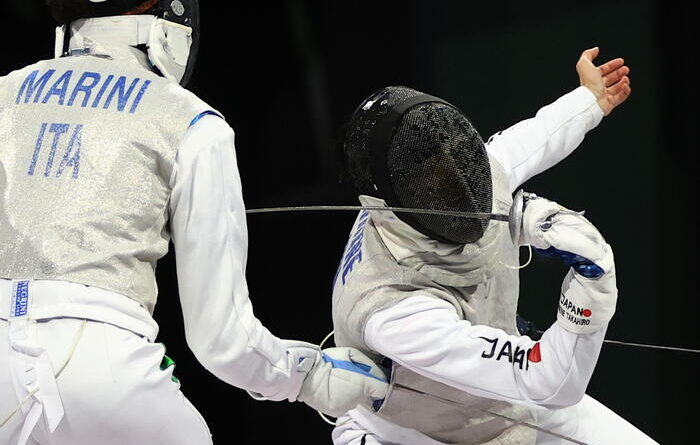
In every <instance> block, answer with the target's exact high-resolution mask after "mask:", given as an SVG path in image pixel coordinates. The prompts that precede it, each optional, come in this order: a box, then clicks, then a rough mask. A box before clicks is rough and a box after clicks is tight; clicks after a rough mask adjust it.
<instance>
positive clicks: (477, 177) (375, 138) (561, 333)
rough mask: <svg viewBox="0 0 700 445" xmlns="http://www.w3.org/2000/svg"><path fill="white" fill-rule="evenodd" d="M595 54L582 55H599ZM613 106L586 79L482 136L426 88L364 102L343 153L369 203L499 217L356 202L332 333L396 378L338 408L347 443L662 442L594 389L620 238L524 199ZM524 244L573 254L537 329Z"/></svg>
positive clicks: (338, 437) (340, 437) (388, 91)
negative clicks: (522, 317) (524, 304)
mask: <svg viewBox="0 0 700 445" xmlns="http://www.w3.org/2000/svg"><path fill="white" fill-rule="evenodd" d="M596 54H597V49H594V50H590V51H588V52H584V55H583V56H582V59H585V60H584V63H587V64H588V66H589V68H590V66H592V65H591V64H590V63H588V62H591V61H592V59H593V58H594V57H595V55H596ZM618 66H619V63H618ZM617 69H620V68H617ZM592 73H593V76H592V77H593V78H594V80H595V77H596V73H595V71H592ZM579 74H581V71H579ZM589 74H590V73H589ZM605 74H606V73H605V69H602V70H599V72H598V77H599V78H600V79H598V80H597V81H595V82H594V83H597V84H598V86H599V84H600V83H602V82H605V83H608V84H609V85H608V88H612V90H610V91H609V92H608V93H611V95H612V96H613V97H612V98H611V99H612V103H613V104H614V105H616V104H619V103H621V102H622V101H624V99H625V98H626V97H627V95H628V94H629V86H628V85H626V84H624V83H623V84H622V85H617V86H615V85H616V84H619V80H620V78H621V77H624V75H623V74H622V73H620V76H618V81H606V80H604V79H603V78H604V76H605ZM589 80H590V79H589ZM624 82H627V81H624ZM586 83H587V82H584V81H583V79H582V84H584V85H586ZM602 89H603V90H605V89H606V88H605V86H603V88H602ZM623 90H624V93H623V94H621V95H620V92H621V91H623ZM615 95H619V96H618V97H617V98H615V97H614V96H615ZM606 105H610V104H605V103H604V104H602V105H601V101H600V97H598V96H597V95H596V94H595V87H594V88H590V87H587V86H581V87H579V88H577V89H576V90H574V91H573V92H571V93H569V94H567V95H565V96H563V97H561V98H560V99H559V100H557V101H556V102H555V103H553V104H551V105H548V106H546V107H544V108H542V109H541V110H540V111H539V112H538V113H537V115H536V116H535V117H534V118H533V119H530V120H527V121H523V122H521V123H519V124H517V125H515V126H513V127H511V128H509V129H507V130H505V131H503V132H501V133H498V134H497V135H495V136H494V137H493V138H491V140H490V141H489V142H488V143H487V144H486V145H485V146H484V144H483V142H481V138H480V137H479V135H478V133H477V132H476V130H475V129H474V128H473V127H472V125H471V123H470V122H469V121H468V120H467V119H466V117H464V115H463V114H462V113H461V112H460V111H459V110H457V109H456V108H454V107H453V106H452V105H450V104H449V103H447V102H445V101H443V100H441V99H438V98H435V97H431V96H428V95H425V94H422V93H420V92H417V91H415V90H411V89H408V88H405V87H389V88H385V89H383V90H380V91H379V92H377V93H375V94H374V95H372V96H370V97H369V98H368V99H367V100H365V101H364V102H363V103H362V104H361V106H360V107H359V108H358V110H357V111H356V112H355V114H354V115H353V117H352V118H351V120H350V123H349V125H348V130H347V133H346V136H345V139H344V151H345V155H346V163H347V164H346V166H347V170H348V173H349V176H350V178H351V180H352V182H353V184H354V185H355V187H356V188H357V189H358V190H359V191H360V192H361V193H364V195H362V196H361V197H360V201H361V202H362V203H363V204H364V205H379V206H381V205H385V204H386V205H389V206H392V207H408V208H424V209H425V208H428V209H438V210H459V211H463V212H477V213H484V214H493V215H495V216H494V217H493V219H487V218H475V219H465V218H456V217H450V216H439V215H423V214H411V213H396V214H394V213H390V212H384V211H372V210H369V211H363V212H361V213H360V214H359V216H358V218H357V220H356V222H355V225H354V227H353V229H352V231H351V234H350V240H349V241H348V245H347V247H346V250H345V254H344V256H343V258H342V261H341V264H340V267H339V269H338V273H337V276H336V279H335V284H334V294H333V320H334V327H335V338H336V343H337V344H339V345H352V346H354V347H357V348H359V349H361V350H363V351H364V352H366V353H367V354H369V355H371V356H372V357H373V358H374V359H375V360H382V359H385V362H387V363H388V364H390V366H391V372H392V377H391V384H392V386H391V389H390V392H389V394H388V396H387V398H386V400H385V401H384V403H383V404H381V405H380V404H377V406H375V407H374V409H367V408H364V407H360V408H358V409H355V410H352V411H351V412H349V413H348V414H347V415H346V416H344V417H342V418H340V419H338V426H337V427H336V429H335V430H334V432H333V440H334V443H335V444H337V445H340V444H358V445H359V444H403V445H412V444H432V445H437V444H489V445H496V444H535V443H537V444H566V443H571V442H570V441H569V440H568V439H566V438H562V437H561V436H565V437H567V438H570V439H574V440H578V441H581V442H583V443H586V444H590V445H594V444H596V445H602V444H617V443H635V444H651V443H655V442H654V441H653V440H651V439H650V438H648V437H647V436H645V435H644V434H643V433H641V432H640V431H639V430H637V429H636V428H635V427H634V426H632V425H630V424H629V423H628V422H626V421H625V420H624V419H622V418H620V417H619V416H617V415H616V414H615V413H613V412H612V411H610V410H608V409H607V408H606V407H604V406H603V405H601V404H600V403H598V402H597V401H595V400H593V399H592V398H590V397H587V396H585V395H584V394H585V390H586V387H587V384H588V382H589V379H590V378H591V376H592V373H593V370H594V368H595V364H596V361H597V358H598V354H599V351H600V347H601V345H602V342H603V339H604V335H605V331H606V328H607V323H608V321H609V320H610V319H611V317H612V315H613V313H614V310H615V304H616V300H617V289H616V282H615V268H614V261H613V255H612V250H611V249H610V246H609V245H608V244H607V243H606V242H605V240H604V239H603V237H602V236H601V235H600V233H599V232H598V231H597V230H596V229H595V227H594V226H593V225H592V224H591V223H590V222H588V221H587V220H586V219H585V218H584V217H583V216H582V215H580V214H578V213H576V212H572V211H570V210H567V209H565V208H563V207H561V206H559V205H558V204H556V203H553V202H551V201H548V200H546V199H542V198H537V197H534V196H530V198H529V199H527V200H525V202H526V204H527V205H524V204H523V200H518V204H517V205H516V206H515V207H513V200H512V198H511V194H512V192H513V191H515V190H516V189H517V188H518V186H519V185H520V184H522V183H523V182H524V181H526V180H527V179H529V178H531V177H532V176H534V175H536V174H538V173H540V172H542V171H544V170H546V169H547V168H549V167H551V166H553V165H555V164H556V163H557V162H559V161H560V160H561V159H563V158H564V157H566V156H567V155H568V154H570V153H571V152H572V151H573V150H574V149H575V148H576V147H577V146H578V145H579V143H580V142H581V141H582V140H583V138H584V135H585V134H586V132H588V131H589V130H591V129H592V128H594V127H595V126H596V125H598V123H599V122H600V120H601V119H602V117H603V115H604V112H609V111H610V110H611V109H612V108H613V107H609V108H608V107H606ZM520 196H522V195H520ZM380 198H381V199H380ZM523 207H524V212H523ZM511 210H513V211H511ZM499 215H500V216H504V215H509V216H510V218H501V220H498V216H499ZM513 215H514V216H515V218H514V217H513ZM518 215H519V216H518ZM504 220H506V221H508V220H509V223H510V224H513V225H514V230H513V233H512V236H511V232H510V231H509V223H507V222H505V221H504ZM526 244H527V245H532V246H533V247H535V248H539V249H542V250H544V251H545V252H547V253H549V254H554V255H556V256H561V257H562V258H563V259H565V260H566V261H567V262H569V263H570V264H572V268H571V269H570V270H569V272H568V274H567V275H566V277H565V279H564V282H563V284H562V289H561V296H560V298H559V307H558V309H557V321H556V322H555V323H554V324H553V325H552V326H551V327H550V328H549V329H548V330H547V331H546V332H545V333H544V335H543V336H542V338H541V340H540V341H538V342H536V341H534V340H531V339H530V338H528V337H524V336H520V335H518V334H517V329H516V322H515V319H516V309H517V302H518V271H517V270H516V269H515V268H514V266H517V263H518V248H517V245H526ZM538 297H539V298H543V297H544V296H538ZM531 298H532V297H531ZM555 301H556V297H555V298H552V306H553V307H554V302H555ZM387 359H388V360H387ZM526 424H529V425H531V426H538V427H541V428H544V429H546V430H549V431H551V432H553V433H555V434H558V435H559V436H557V435H552V434H548V433H545V432H542V431H537V430H536V429H534V428H532V427H531V426H528V425H526Z"/></svg>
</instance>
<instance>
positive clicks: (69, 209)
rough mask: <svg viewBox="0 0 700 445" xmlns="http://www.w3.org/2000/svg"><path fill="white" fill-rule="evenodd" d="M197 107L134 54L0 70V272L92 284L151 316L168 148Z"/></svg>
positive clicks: (164, 243)
mask: <svg viewBox="0 0 700 445" xmlns="http://www.w3.org/2000/svg"><path fill="white" fill-rule="evenodd" d="M208 109H209V107H208V106H207V105H206V104H205V103H204V102H202V101H200V100H199V99H197V98H196V96H194V95H193V94H191V93H189V92H187V91H186V90H184V89H183V88H181V87H180V86H179V85H177V84H176V83H174V82H170V81H168V80H165V79H163V78H161V77H159V76H157V75H155V74H154V73H152V72H150V71H148V70H147V69H145V68H144V67H142V66H141V65H140V64H139V63H138V62H137V61H136V60H122V59H110V58H108V57H98V56H93V55H87V54H86V55H79V56H73V57H63V58H59V59H53V60H46V61H41V62H39V63H36V64H34V65H31V66H28V67H26V68H24V69H21V70H19V71H15V72H12V73H10V74H9V75H7V76H6V77H3V78H0V140H1V141H2V144H1V145H0V192H1V193H0V278H10V279H35V280H38V279H48V280H62V281H69V282H74V283H79V284H84V285H90V286H95V287H99V288H103V289H107V290H110V291H114V292H117V293H120V294H122V295H126V296H128V297H130V298H133V299H135V300H137V301H138V302H139V303H141V304H142V305H143V306H144V307H146V308H147V309H148V310H149V311H151V312H152V311H153V306H154V305H155V301H156V294H157V288H156V284H155V275H154V271H155V264H156V261H157V260H158V259H159V258H160V257H162V256H163V255H164V254H165V253H166V251H167V247H168V241H169V234H168V232H167V228H166V223H167V218H168V208H167V206H168V200H169V197H170V186H169V180H170V176H171V172H172V169H173V165H174V161H175V156H176V152H177V147H178V145H179V143H180V141H181V139H182V138H183V136H184V134H185V132H186V131H187V129H188V127H189V125H190V122H191V121H192V119H193V118H195V117H196V116H197V115H198V114H199V113H201V112H204V111H206V110H208Z"/></svg>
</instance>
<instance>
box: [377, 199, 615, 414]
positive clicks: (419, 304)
mask: <svg viewBox="0 0 700 445" xmlns="http://www.w3.org/2000/svg"><path fill="white" fill-rule="evenodd" d="M521 236H522V239H520V240H518V241H519V243H521V244H531V245H532V246H534V247H536V248H539V249H547V250H548V252H551V253H552V254H554V255H559V256H562V257H564V258H567V259H570V258H571V257H573V256H574V255H576V257H575V258H576V262H575V263H574V266H573V267H572V268H571V269H570V270H569V273H568V274H567V275H566V277H565V278H564V281H563V283H562V287H561V294H560V296H559V298H558V305H559V307H558V312H557V321H556V322H555V323H554V324H553V325H552V326H551V327H550V328H549V329H548V330H547V331H546V332H545V333H544V335H543V336H542V338H541V339H540V341H539V342H535V341H533V340H532V339H530V338H528V337H520V336H515V335H508V334H507V333H506V332H504V331H503V330H501V329H496V328H493V327H490V326H479V325H473V324H472V323H470V322H469V321H466V320H462V319H461V318H460V317H459V316H458V314H457V311H456V309H455V307H454V306H452V305H451V304H450V303H448V302H447V301H444V300H442V299H438V298H435V297H434V296H429V295H426V294H425V293H424V292H422V291H420V290H417V291H411V296H409V297H408V298H405V299H403V300H402V301H400V302H399V303H397V304H394V305H391V306H389V307H387V308H385V309H382V310H380V311H378V312H376V313H374V314H373V315H372V316H370V318H369V319H368V321H367V323H366V325H365V328H364V341H365V343H366V344H367V345H368V346H369V347H370V348H371V349H373V350H375V351H377V352H379V353H380V354H383V355H385V356H386V357H389V358H391V359H392V360H394V361H396V362H398V363H400V364H401V365H403V366H405V367H407V368H409V369H412V370H413V371H415V372H417V373H419V374H422V375H424V376H426V377H429V378H431V379H433V380H436V381H439V382H442V383H445V384H447V385H450V386H453V387H455V388H458V389H461V390H463V391H467V392H470V393H472V394H475V395H479V396H484V397H489V398H494V399H501V400H506V401H509V402H513V403H523V404H531V405H539V406H544V407H550V408H557V407H564V406H570V405H573V404H575V403H577V402H578V401H579V400H581V398H582V397H583V395H584V394H585V391H586V387H587V386H588V382H589V380H590V378H591V376H592V375H593V370H594V369H595V365H596V362H597V359H598V355H599V353H600V348H601V346H602V344H603V340H604V336H605V331H606V329H607V324H608V322H609V320H610V319H611V318H612V316H613V314H614V312H615V305H616V302H617V287H616V280H615V267H614V260H613V254H612V250H611V249H610V246H609V245H608V244H607V243H606V242H605V240H604V239H603V237H602V236H601V235H600V233H599V232H598V231H597V230H596V228H595V227H594V226H593V225H592V224H591V223H590V222H588V221H587V220H586V219H585V218H584V217H583V216H582V215H581V214H579V213H576V212H572V211H570V210H568V209H565V208H563V207H561V206H559V205H558V204H556V203H554V202H552V201H548V200H545V199H542V198H537V197H533V198H532V199H530V200H529V201H528V204H527V206H526V208H525V211H524V213H523V230H522V233H521ZM377 291H378V292H401V290H399V289H391V288H382V289H378V290H377ZM553 302H554V301H553Z"/></svg>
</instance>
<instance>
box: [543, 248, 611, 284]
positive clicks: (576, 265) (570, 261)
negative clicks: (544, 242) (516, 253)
mask: <svg viewBox="0 0 700 445" xmlns="http://www.w3.org/2000/svg"><path fill="white" fill-rule="evenodd" d="M535 252H537V253H539V254H540V255H544V256H549V257H556V258H559V259H561V260H562V261H563V262H564V263H565V264H567V265H568V266H571V267H572V268H573V269H574V270H575V271H576V272H577V273H578V274H579V275H581V276H583V277H586V278H598V277H599V276H601V275H603V274H604V273H605V271H604V270H603V269H602V268H600V266H597V265H596V264H595V263H594V262H593V261H591V260H589V259H587V258H584V257H582V256H581V255H576V254H575V253H571V252H567V251H565V250H559V249H556V248H554V247H550V248H549V249H535Z"/></svg>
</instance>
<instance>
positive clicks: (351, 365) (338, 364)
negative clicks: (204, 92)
mask: <svg viewBox="0 0 700 445" xmlns="http://www.w3.org/2000/svg"><path fill="white" fill-rule="evenodd" d="M321 357H323V361H324V362H326V363H330V364H331V365H332V366H333V367H334V368H336V369H344V370H345V371H350V372H354V373H356V374H361V375H364V376H366V377H371V378H373V379H376V380H379V381H380V382H384V383H386V380H385V379H382V378H380V377H377V376H376V375H373V374H372V373H370V370H371V369H372V367H371V366H369V365H365V364H362V363H355V362H349V361H347V360H336V359H334V358H333V357H330V356H328V355H326V354H321Z"/></svg>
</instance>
